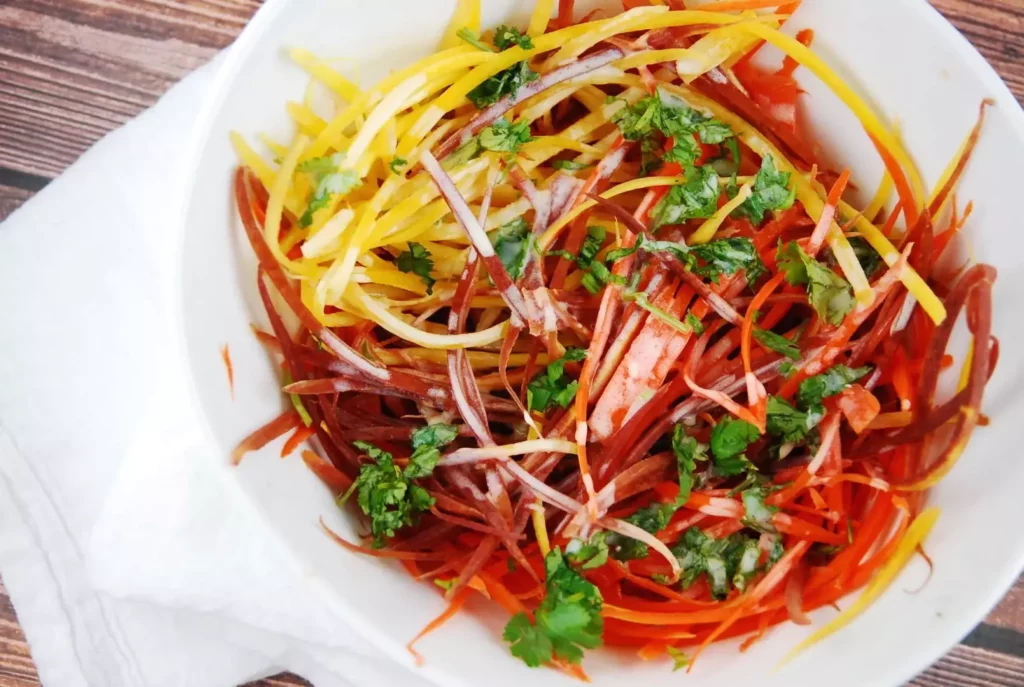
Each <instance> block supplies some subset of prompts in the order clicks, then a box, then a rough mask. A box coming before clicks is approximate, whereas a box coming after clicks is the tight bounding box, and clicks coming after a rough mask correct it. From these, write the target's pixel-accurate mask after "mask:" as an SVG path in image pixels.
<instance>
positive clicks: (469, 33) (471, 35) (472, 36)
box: [455, 26, 496, 52]
mask: <svg viewBox="0 0 1024 687" xmlns="http://www.w3.org/2000/svg"><path fill="white" fill-rule="evenodd" d="M455 35H456V36H458V37H459V38H461V39H462V40H464V41H466V42H467V43H469V44H470V45H472V46H473V47H474V48H476V49H477V50H482V51H483V52H496V50H495V49H494V48H492V47H491V46H489V45H487V44H486V43H484V42H483V40H481V39H480V35H479V34H478V33H477V32H476V31H474V30H473V29H471V28H469V27H468V26H463V27H462V28H461V29H459V30H458V31H456V32H455Z"/></svg>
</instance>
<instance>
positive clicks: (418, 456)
mask: <svg viewBox="0 0 1024 687" xmlns="http://www.w3.org/2000/svg"><path fill="white" fill-rule="evenodd" d="M457 436H459V430H458V428H457V427H455V426H454V425H446V424H442V423H438V424H435V425H427V426H425V427H420V428H419V429H417V430H415V431H414V432H413V433H412V449H413V452H412V455H411V456H409V464H408V465H407V466H406V468H405V472H404V473H403V474H404V475H405V477H406V478H408V479H416V478H418V477H426V476H427V475H429V474H431V473H432V472H433V471H434V468H435V467H437V463H438V461H439V460H441V449H442V448H443V447H444V446H447V445H448V444H450V443H452V442H453V441H455V438H456V437H457Z"/></svg>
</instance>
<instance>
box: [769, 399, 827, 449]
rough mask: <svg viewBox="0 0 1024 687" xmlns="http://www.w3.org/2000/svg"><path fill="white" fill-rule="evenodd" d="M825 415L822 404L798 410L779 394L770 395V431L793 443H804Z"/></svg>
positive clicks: (775, 435)
mask: <svg viewBox="0 0 1024 687" xmlns="http://www.w3.org/2000/svg"><path fill="white" fill-rule="evenodd" d="M822 416H823V412H822V408H821V406H820V405H815V406H812V407H811V408H810V409H809V410H808V411H806V412H805V411H802V410H797V409H796V408H794V407H793V406H792V405H790V404H789V403H788V402H786V401H785V400H784V399H781V398H779V397H778V396H769V397H768V422H767V430H768V433H769V434H771V435H772V436H774V437H779V438H781V439H782V440H783V441H787V442H790V443H793V444H799V443H802V442H803V441H804V440H805V439H806V438H807V433H808V432H810V431H811V430H812V429H814V428H815V427H817V426H818V423H820V422H821V419H822Z"/></svg>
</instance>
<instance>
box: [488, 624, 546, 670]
mask: <svg viewBox="0 0 1024 687" xmlns="http://www.w3.org/2000/svg"><path fill="white" fill-rule="evenodd" d="M501 636H502V639H504V640H505V641H506V642H508V643H509V644H511V645H512V646H511V647H510V651H511V652H512V655H513V656H515V657H516V658H519V659H522V661H523V663H525V664H526V665H528V666H530V667H531V668H537V667H539V666H540V665H541V664H542V663H547V662H549V661H550V660H551V659H552V657H553V655H554V650H555V647H554V645H553V644H552V643H551V639H550V638H549V637H548V635H547V633H546V632H544V629H543V628H542V627H540V626H539V625H534V624H533V623H531V622H530V618H529V617H528V616H527V615H526V614H525V613H523V612H519V613H516V614H515V615H514V616H512V619H511V620H509V621H508V624H507V625H505V632H504V633H503V634H502V635H501Z"/></svg>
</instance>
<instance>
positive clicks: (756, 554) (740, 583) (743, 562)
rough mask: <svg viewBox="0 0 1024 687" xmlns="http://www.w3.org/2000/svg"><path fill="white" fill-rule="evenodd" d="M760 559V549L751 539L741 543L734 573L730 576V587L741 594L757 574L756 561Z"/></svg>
mask: <svg viewBox="0 0 1024 687" xmlns="http://www.w3.org/2000/svg"><path fill="white" fill-rule="evenodd" d="M760 558H761V547H760V546H758V543H757V542H756V541H755V540H753V539H747V540H745V541H744V542H743V548H742V550H741V551H740V555H739V561H738V562H737V563H736V572H735V573H733V576H732V585H733V586H734V587H736V589H738V590H740V591H741V592H742V591H744V590H745V589H746V588H747V584H748V583H749V582H750V580H752V579H753V577H754V575H756V574H757V561H758V559H760Z"/></svg>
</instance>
